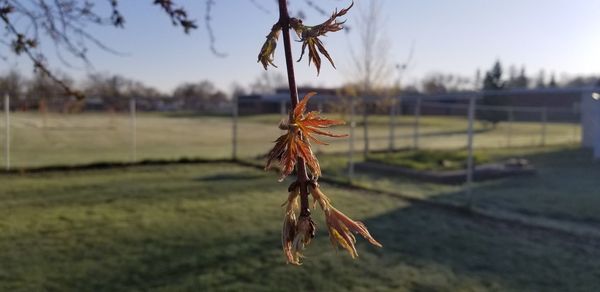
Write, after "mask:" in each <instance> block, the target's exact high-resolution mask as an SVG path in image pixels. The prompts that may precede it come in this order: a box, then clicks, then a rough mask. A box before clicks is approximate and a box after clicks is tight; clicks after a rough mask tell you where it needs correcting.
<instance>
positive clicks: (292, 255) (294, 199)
mask: <svg viewBox="0 0 600 292" xmlns="http://www.w3.org/2000/svg"><path fill="white" fill-rule="evenodd" d="M299 194H300V189H299V188H295V189H292V190H291V191H290V194H289V196H288V199H287V201H286V202H285V203H283V204H284V205H285V206H286V210H285V216H284V219H283V227H282V230H281V244H282V247H283V254H284V255H285V257H286V260H287V262H288V263H290V264H295V265H299V264H300V261H299V255H298V254H297V253H296V252H294V248H293V241H294V238H295V237H296V228H297V225H298V219H297V218H296V210H297V209H298V195H299Z"/></svg>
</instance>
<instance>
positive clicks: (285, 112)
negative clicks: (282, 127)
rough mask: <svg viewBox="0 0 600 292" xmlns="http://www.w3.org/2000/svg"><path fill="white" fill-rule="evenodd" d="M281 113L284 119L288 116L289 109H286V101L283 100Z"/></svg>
mask: <svg viewBox="0 0 600 292" xmlns="http://www.w3.org/2000/svg"><path fill="white" fill-rule="evenodd" d="M279 112H280V113H281V115H282V116H283V117H284V118H285V117H286V116H287V108H286V103H285V100H282V101H280V102H279Z"/></svg>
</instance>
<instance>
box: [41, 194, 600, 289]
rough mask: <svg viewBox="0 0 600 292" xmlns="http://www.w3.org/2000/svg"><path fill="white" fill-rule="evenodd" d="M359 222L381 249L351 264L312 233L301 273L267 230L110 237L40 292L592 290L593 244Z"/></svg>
mask: <svg viewBox="0 0 600 292" xmlns="http://www.w3.org/2000/svg"><path fill="white" fill-rule="evenodd" d="M241 219H243V218H241ZM365 223H366V224H367V225H368V226H369V227H370V229H371V232H372V233H373V234H374V236H375V237H376V238H377V239H378V240H379V241H380V242H382V244H383V245H384V248H382V249H377V248H374V247H371V246H369V245H367V244H366V243H365V242H364V240H362V239H359V244H358V247H359V254H360V257H359V258H358V259H356V260H354V261H353V260H351V259H350V258H349V256H348V255H347V254H346V253H345V252H342V251H340V252H338V253H336V252H334V251H333V250H331V247H330V245H329V240H328V239H327V235H326V233H325V231H323V230H322V229H323V227H321V229H320V232H319V233H318V235H317V238H316V239H315V240H314V241H313V243H312V244H311V246H310V248H309V250H308V251H307V253H306V255H307V258H306V259H305V263H304V265H303V266H301V267H292V266H289V265H285V264H284V262H283V256H282V255H281V252H280V243H279V240H278V237H279V234H278V231H277V229H274V228H272V227H274V226H273V225H274V224H270V223H269V224H267V225H263V226H262V227H261V228H260V229H257V230H254V231H253V232H244V231H240V230H236V229H235V228H234V230H231V231H222V232H217V231H215V232H210V233H207V232H206V228H205V227H200V226H189V227H186V228H184V229H181V227H177V226H171V227H173V228H172V229H171V228H170V227H169V226H164V227H163V228H152V230H150V229H138V230H131V231H118V232H115V233H113V234H112V237H111V238H110V239H109V240H108V242H104V244H109V245H108V246H110V247H109V248H107V247H106V245H105V246H101V245H100V243H99V242H87V244H84V246H78V247H77V248H74V249H73V250H71V251H70V252H69V254H68V256H69V257H71V258H68V257H67V260H70V261H72V264H71V265H63V264H58V267H59V269H58V270H57V271H55V272H57V274H54V272H50V273H49V274H48V275H47V277H48V281H49V282H47V283H45V285H44V287H46V288H48V289H58V290H61V288H64V287H71V288H75V289H77V290H88V289H92V290H110V291H116V290H132V289H135V290H137V289H142V290H147V289H159V288H160V289H166V290H178V291H179V290H190V289H191V290H198V289H200V290H203V291H207V290H210V291H217V290H219V291H222V290H227V291H230V290H243V291H284V290H285V291H291V290H297V291H305V290H309V291H315V290H318V291H341V290H344V291H346V290H361V289H363V290H369V291H373V290H388V291H399V290H400V291H402V290H412V291H414V290H417V291H456V290H500V291H507V290H515V291H597V289H599V288H600V283H599V282H598V281H597V279H598V278H597V277H598V275H599V273H600V263H598V261H596V260H594V259H597V258H598V257H599V256H600V251H599V250H598V248H597V246H598V245H597V244H591V243H589V242H578V241H577V240H575V239H573V238H556V237H554V236H553V235H552V234H547V233H545V232H542V231H535V230H528V229H515V228H511V227H509V226H506V225H502V224H498V223H493V222H486V221H478V222H476V221H474V220H472V218H469V217H465V216H464V215H462V214H455V213H453V212H448V211H444V210H439V209H431V208H429V207H424V206H417V205H413V206H409V207H406V208H400V209H397V210H394V211H391V212H389V213H385V214H381V215H379V216H376V217H372V218H369V219H367V220H365ZM232 224H235V222H232ZM218 227H225V225H222V224H221V225H218ZM84 242H85V240H84ZM86 249H88V251H86ZM116 250H118V252H114V251H116ZM56 252H57V253H56V254H53V253H50V254H46V256H47V257H48V259H50V258H52V257H55V256H59V255H60V256H61V257H63V260H65V258H64V256H65V255H64V254H62V255H61V254H60V251H56ZM51 265H53V264H51ZM70 269H77V270H79V271H77V272H74V271H70Z"/></svg>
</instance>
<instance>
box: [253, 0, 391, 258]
mask: <svg viewBox="0 0 600 292" xmlns="http://www.w3.org/2000/svg"><path fill="white" fill-rule="evenodd" d="M278 3H279V8H280V9H279V11H280V15H279V17H280V18H279V21H278V22H277V23H276V24H275V25H273V27H272V28H271V32H270V33H269V34H268V35H267V40H266V41H265V43H264V44H263V46H262V48H261V50H260V53H259V54H258V62H259V63H261V64H262V66H263V67H264V68H265V70H266V69H267V67H268V66H269V65H272V66H274V67H277V66H275V64H274V63H273V58H274V56H275V48H276V47H277V40H278V38H279V35H280V34H281V33H283V40H284V47H285V57H286V61H287V62H286V65H287V73H288V81H289V85H290V99H291V101H292V106H293V107H294V108H293V109H292V110H291V112H290V116H289V119H288V120H283V121H282V122H281V123H280V124H279V128H280V129H281V130H284V131H285V133H284V134H283V135H281V136H280V137H279V138H277V140H275V145H274V146H273V149H271V151H269V153H268V154H267V163H266V166H265V169H267V170H268V169H269V168H270V167H271V166H272V164H273V162H275V161H277V162H278V163H279V168H280V177H279V181H282V180H283V179H285V178H286V177H287V176H288V175H290V174H292V172H293V171H294V170H296V181H294V182H293V183H292V184H291V185H290V186H289V187H288V192H289V194H288V199H287V201H286V202H285V203H283V206H285V215H284V219H283V228H282V232H281V244H282V246H283V253H284V255H285V258H286V260H287V262H288V263H290V264H294V265H300V264H301V259H302V252H303V250H304V249H305V248H306V246H308V245H309V244H310V242H311V240H312V239H313V238H314V237H315V231H316V228H317V226H316V224H315V222H314V221H313V220H312V218H311V213H310V209H309V206H308V204H309V203H308V202H309V196H312V198H313V200H314V202H315V203H314V204H313V205H316V202H318V203H319V206H320V207H321V209H322V210H323V213H324V215H325V222H326V224H327V230H328V231H329V238H330V240H331V243H332V244H333V246H334V247H337V246H340V247H341V248H343V249H345V250H347V251H348V253H350V255H351V256H352V258H355V257H357V256H358V252H357V251H356V246H355V244H356V238H355V237H354V233H357V234H360V235H362V236H363V237H364V238H366V239H367V240H368V241H369V242H370V243H371V244H373V245H375V246H378V247H381V246H382V245H381V244H380V243H379V242H377V241H376V240H375V239H374V238H373V236H371V234H369V231H368V230H367V227H366V226H365V225H364V224H363V223H361V222H359V221H354V220H352V219H350V218H349V217H348V216H346V215H344V213H342V212H340V211H339V210H337V209H336V208H334V207H333V206H332V204H331V201H330V200H329V198H327V196H325V194H324V193H323V192H322V191H321V189H320V187H319V184H318V182H317V181H318V179H319V177H320V176H321V167H320V165H319V161H318V160H317V157H316V156H315V154H314V153H313V151H312V149H311V143H317V144H322V145H327V143H325V142H323V141H321V140H319V139H318V138H317V136H327V137H333V138H340V137H346V136H347V135H338V134H333V133H330V132H327V131H326V130H324V129H325V128H329V127H331V126H335V125H341V124H343V123H344V122H343V121H337V120H330V119H326V118H323V117H321V116H320V113H319V112H316V111H310V112H306V109H307V106H308V101H309V100H310V98H311V97H312V96H314V95H315V94H316V93H315V92H310V93H308V94H307V95H306V96H304V98H303V99H302V100H300V101H299V100H298V93H297V88H296V81H295V78H294V68H293V65H292V64H293V63H292V62H291V58H292V57H291V56H292V53H291V45H290V43H291V41H290V36H289V34H290V30H291V29H293V30H294V31H295V32H296V34H297V35H298V37H299V38H300V42H302V55H301V56H300V59H299V60H298V62H299V61H300V60H302V56H304V52H305V50H306V48H308V64H309V66H310V63H311V62H312V63H314V64H315V67H316V68H317V75H318V74H319V72H320V70H321V56H320V55H319V53H320V54H321V55H323V56H325V58H327V60H329V62H330V63H331V65H332V66H333V67H334V68H335V65H334V63H333V60H332V58H331V56H330V55H329V52H327V50H326V49H325V46H324V45H323V42H322V41H321V40H320V39H319V37H321V36H325V35H326V34H327V33H328V32H336V31H339V30H341V29H342V28H343V27H342V24H343V23H344V22H338V20H337V18H338V17H341V16H344V15H346V13H347V12H348V10H350V8H352V6H353V5H354V2H352V4H350V6H349V7H348V8H345V9H342V10H340V11H339V12H338V11H335V12H334V13H333V14H332V15H331V17H329V18H328V19H327V20H326V21H325V22H323V23H321V24H319V25H315V26H306V25H303V24H302V21H301V20H299V19H297V18H291V17H290V16H289V13H288V11H287V0H278ZM310 3H312V2H310Z"/></svg>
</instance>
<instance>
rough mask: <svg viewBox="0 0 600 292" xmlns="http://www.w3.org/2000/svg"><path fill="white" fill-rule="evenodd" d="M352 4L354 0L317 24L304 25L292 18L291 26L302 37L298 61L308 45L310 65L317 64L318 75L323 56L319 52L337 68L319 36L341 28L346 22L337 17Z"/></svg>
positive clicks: (343, 13)
mask: <svg viewBox="0 0 600 292" xmlns="http://www.w3.org/2000/svg"><path fill="white" fill-rule="evenodd" d="M352 6H354V2H352V4H350V6H349V7H348V8H345V9H342V10H340V11H339V12H338V11H337V10H336V11H335V12H334V13H333V14H332V15H331V17H329V19H327V20H326V21H325V22H323V23H321V24H319V25H315V26H307V25H303V24H302V21H301V20H299V19H295V18H294V19H291V21H290V26H291V27H292V28H293V29H294V31H295V32H296V34H297V35H298V37H300V41H301V42H302V52H301V54H300V58H299V59H298V62H300V61H301V60H302V57H303V56H304V52H305V50H306V48H307V47H308V65H309V66H310V64H311V63H314V64H315V67H316V68H317V75H319V73H320V72H321V57H320V55H319V53H320V54H322V55H323V56H325V57H326V58H327V60H329V63H331V65H332V66H333V68H335V64H334V62H333V59H332V58H331V55H329V52H327V49H325V46H324V45H323V42H322V41H321V40H320V39H319V37H320V36H324V35H325V34H326V33H328V32H336V31H339V30H341V29H342V28H343V27H342V24H344V22H343V21H342V22H338V21H337V18H338V17H341V16H344V15H345V14H346V13H347V12H348V10H350V8H352Z"/></svg>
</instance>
